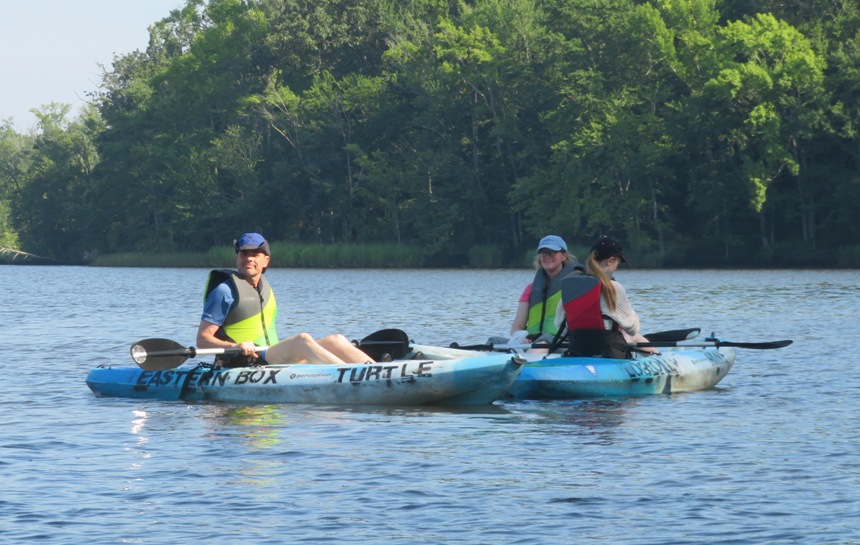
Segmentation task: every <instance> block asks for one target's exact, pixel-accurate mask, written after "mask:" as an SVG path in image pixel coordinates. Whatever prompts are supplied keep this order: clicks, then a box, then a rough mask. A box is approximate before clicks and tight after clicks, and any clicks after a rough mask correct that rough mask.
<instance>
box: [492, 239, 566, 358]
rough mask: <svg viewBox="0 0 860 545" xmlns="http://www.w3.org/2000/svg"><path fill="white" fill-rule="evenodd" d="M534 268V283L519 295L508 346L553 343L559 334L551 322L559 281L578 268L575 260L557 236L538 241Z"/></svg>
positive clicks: (556, 302)
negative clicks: (522, 343)
mask: <svg viewBox="0 0 860 545" xmlns="http://www.w3.org/2000/svg"><path fill="white" fill-rule="evenodd" d="M535 265H536V266H537V271H536V272H535V276H534V280H532V282H531V283H530V284H528V285H527V286H526V288H525V290H523V293H522V295H520V300H519V304H518V306H517V313H516V316H515V317H514V321H513V323H512V324H511V339H510V340H509V342H510V343H514V344H516V343H517V342H522V341H525V340H526V339H528V341H531V342H535V341H546V342H549V341H551V340H552V338H553V336H554V335H555V334H556V333H557V332H558V327H557V326H556V324H555V322H554V320H553V318H554V317H555V314H556V309H557V307H559V306H560V305H559V302H560V301H561V291H560V290H561V279H562V278H564V277H565V276H567V275H568V274H570V273H571V272H573V271H574V270H575V269H577V267H579V266H578V265H577V263H576V258H575V257H574V256H572V255H570V254H569V253H568V252H567V243H566V242H565V241H564V239H562V238H561V237H560V236H557V235H547V236H545V237H543V238H542V239H541V240H540V242H539V243H538V247H537V258H536V260H535Z"/></svg>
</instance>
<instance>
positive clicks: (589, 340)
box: [561, 273, 631, 359]
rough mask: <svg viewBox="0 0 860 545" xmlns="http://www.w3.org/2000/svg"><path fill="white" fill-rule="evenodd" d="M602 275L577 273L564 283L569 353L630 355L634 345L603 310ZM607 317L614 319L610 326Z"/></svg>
mask: <svg viewBox="0 0 860 545" xmlns="http://www.w3.org/2000/svg"><path fill="white" fill-rule="evenodd" d="M602 289H603V284H601V282H600V279H599V278H597V277H596V276H592V275H590V274H583V273H574V274H572V275H570V276H568V277H566V278H565V279H564V280H562V283H561V303H562V305H564V314H565V319H566V323H567V340H568V345H569V346H568V349H567V352H565V354H566V355H568V356H577V357H602V358H613V359H628V358H630V356H631V352H630V347H628V346H627V342H626V341H625V340H624V336H623V335H622V334H621V331H620V330H619V328H618V324H616V323H615V322H614V321H613V320H611V318H609V317H608V316H604V315H603V313H602V312H601V311H600V294H601V291H602ZM606 320H609V321H610V322H611V324H612V325H611V327H609V328H607V324H606Z"/></svg>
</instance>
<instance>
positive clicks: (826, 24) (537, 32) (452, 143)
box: [0, 0, 860, 267]
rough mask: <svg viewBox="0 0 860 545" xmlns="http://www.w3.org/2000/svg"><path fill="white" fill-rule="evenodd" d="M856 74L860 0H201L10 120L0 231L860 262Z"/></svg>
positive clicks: (659, 258)
mask: <svg viewBox="0 0 860 545" xmlns="http://www.w3.org/2000/svg"><path fill="white" fill-rule="evenodd" d="M858 67H860V9H858V5H857V2H856V1H854V0H759V1H757V2H749V1H748V0H544V1H540V2H535V1H534V0H468V1H467V0H314V1H306V0H208V1H204V0H186V3H185V5H184V6H183V7H181V8H180V9H176V10H173V11H171V13H170V14H169V15H168V16H167V17H165V18H164V19H162V20H160V21H158V22H156V23H154V24H152V25H151V26H150V41H149V45H148V47H147V48H146V50H143V51H141V50H138V51H134V52H132V53H129V54H124V55H118V56H116V57H115V58H114V60H113V62H112V64H111V66H110V67H106V68H105V70H104V72H103V75H102V80H101V84H100V86H99V88H98V89H97V90H95V91H93V93H92V96H91V97H90V99H91V103H90V105H89V106H88V107H86V108H84V109H83V110H82V111H81V113H80V114H79V115H77V116H74V117H72V116H70V109H71V107H70V106H69V105H67V104H57V103H54V104H50V105H44V106H42V107H40V108H38V109H37V110H36V114H37V118H38V126H37V127H36V130H34V131H30V132H29V133H27V134H20V133H18V132H16V131H15V130H14V128H13V126H12V123H11V121H10V120H4V121H3V122H2V123H0V247H6V248H18V249H22V250H26V251H27V252H31V253H33V254H38V255H43V256H50V257H53V258H56V259H62V260H66V261H70V262H86V261H88V260H90V259H92V258H93V257H94V256H96V255H99V254H109V253H116V252H150V251H162V252H163V251H206V250H207V249H209V248H211V247H213V246H219V245H224V244H225V241H229V240H230V239H231V238H232V237H233V236H235V235H236V234H238V233H240V232H242V231H247V230H259V231H260V232H263V233H264V234H265V235H266V236H267V237H268V238H269V239H271V240H277V241H284V242H288V243H289V242H293V243H305V244H319V243H324V244H329V243H337V244H375V243H385V244H396V245H401V244H403V245H412V246H418V247H420V248H423V251H424V253H425V255H426V256H427V259H426V263H427V264H428V265H452V264H455V265H456V264H460V263H462V262H463V260H464V255H465V254H466V252H467V251H468V249H470V248H481V249H483V250H484V251H485V252H490V253H496V254H498V255H501V256H507V258H510V260H511V261H519V260H520V259H521V256H522V253H523V252H524V251H526V250H528V249H532V247H533V245H534V243H535V241H536V240H537V239H538V238H540V237H541V236H543V235H544V234H548V233H554V234H559V235H562V236H563V237H565V238H566V239H567V241H568V242H569V243H571V244H574V243H576V244H582V245H586V244H588V243H589V242H590V241H592V240H593V239H595V238H596V237H597V236H598V235H599V234H603V233H606V234H611V235H612V236H613V237H614V238H616V239H619V240H620V241H622V244H623V245H624V246H625V248H631V249H632V250H633V251H634V252H635V253H636V254H637V255H639V256H642V259H643V261H644V263H646V264H651V265H655V266H738V265H741V266H772V265H778V266H799V265H801V266H821V263H828V264H833V265H842V266H855V267H856V266H860V220H858V218H860V170H858V160H859V159H860V135H858V127H860V68H858ZM583 257H584V256H583ZM507 258H502V261H504V260H505V259H507ZM813 264H814V265H813Z"/></svg>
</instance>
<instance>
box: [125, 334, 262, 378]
mask: <svg viewBox="0 0 860 545" xmlns="http://www.w3.org/2000/svg"><path fill="white" fill-rule="evenodd" d="M261 350H266V347H264V346H258V347H257V351H258V352H259V351H261ZM241 351H242V349H241V348H239V347H231V348H195V347H193V346H188V347H185V346H182V345H181V344H179V343H178V342H176V341H171V340H170V339H143V340H141V341H138V342H136V343H134V344H133V345H131V349H130V352H131V359H133V360H134V362H135V363H137V364H138V365H139V366H140V368H141V369H143V370H144V371H163V370H165V369H173V368H175V367H179V366H180V365H182V364H183V363H185V361H186V360H188V359H190V358H194V357H197V356H202V355H205V354H237V353H239V352H241ZM151 358H154V359H151Z"/></svg>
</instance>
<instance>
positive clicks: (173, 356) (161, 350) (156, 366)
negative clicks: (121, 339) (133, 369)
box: [129, 339, 195, 371]
mask: <svg viewBox="0 0 860 545" xmlns="http://www.w3.org/2000/svg"><path fill="white" fill-rule="evenodd" d="M129 352H130V353H131V359H133V360H134V362H135V363H136V364H138V365H139V366H140V367H141V368H142V369H144V370H146V371H161V370H164V369H173V368H174V367H179V366H180V365H182V364H183V363H184V362H185V360H187V359H188V358H192V357H194V355H195V350H194V349H193V348H186V347H184V346H182V345H181V344H179V343H178V342H176V341H172V340H170V339H143V340H140V341H138V342H136V343H134V344H133V345H131V349H130V350H129ZM151 358H156V359H155V360H152V359H151Z"/></svg>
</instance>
